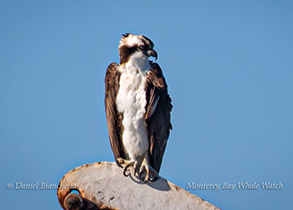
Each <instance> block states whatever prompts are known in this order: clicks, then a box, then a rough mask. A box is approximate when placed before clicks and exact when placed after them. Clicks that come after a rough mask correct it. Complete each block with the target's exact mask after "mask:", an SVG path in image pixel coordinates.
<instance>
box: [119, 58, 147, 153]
mask: <svg viewBox="0 0 293 210" xmlns="http://www.w3.org/2000/svg"><path fill="white" fill-rule="evenodd" d="M138 58H139V57H135V56H133V58H132V59H130V60H129V61H128V62H127V63H126V64H124V65H121V66H120V67H119V68H120V69H119V70H120V72H121V76H120V88H119V91H118V94H117V98H116V103H117V109H118V111H119V112H121V113H123V121H122V125H123V128H124V129H123V134H122V140H123V145H124V149H125V151H126V153H127V154H126V155H127V156H128V158H129V159H136V157H138V156H142V155H143V154H144V153H145V152H146V151H147V150H148V147H149V143H148V137H147V130H146V125H145V120H144V114H145V106H146V93H145V83H146V73H147V71H149V69H150V64H149V61H148V60H147V59H146V60H143V59H141V58H139V59H138Z"/></svg>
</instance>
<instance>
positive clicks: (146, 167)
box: [139, 155, 159, 182]
mask: <svg viewBox="0 0 293 210" xmlns="http://www.w3.org/2000/svg"><path fill="white" fill-rule="evenodd" d="M158 176H159V174H158V172H157V171H156V170H155V169H153V167H151V165H150V164H149V158H148V155H146V156H145V157H144V159H143V161H142V164H141V167H140V171H139V178H140V180H141V181H143V182H147V181H150V182H152V181H155V180H156V179H157V178H158Z"/></svg>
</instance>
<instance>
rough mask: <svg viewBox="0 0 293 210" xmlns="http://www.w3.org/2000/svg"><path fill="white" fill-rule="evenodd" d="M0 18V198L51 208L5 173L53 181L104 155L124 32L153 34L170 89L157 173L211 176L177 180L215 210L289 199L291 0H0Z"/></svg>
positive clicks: (18, 205)
mask: <svg viewBox="0 0 293 210" xmlns="http://www.w3.org/2000/svg"><path fill="white" fill-rule="evenodd" d="M0 25H1V33H0V46H1V48H0V65H1V67H0V96H1V103H0V116H1V117H0V139H1V147H0V158H1V173H0V184H1V188H0V192H1V195H2V198H3V196H4V199H2V200H3V201H2V204H1V206H2V208H3V209H6V210H16V209H23V208H24V207H25V208H27V209H32V210H34V209H44V210H46V209H48V210H49V209H58V208H59V204H58V202H57V199H56V191H55V190H49V189H47V190H41V189H40V188H38V189H36V190H16V189H15V184H16V182H21V183H36V182H38V183H39V184H40V183H41V182H45V183H48V184H57V183H58V182H59V180H60V179H61V178H62V176H63V175H64V174H65V173H66V172H68V171H69V170H71V169H73V168H74V167H77V166H79V165H82V164H85V163H91V162H98V161H113V160H114V159H113V155H112V152H111V149H110V145H109V141H108V136H107V128H106V120H105V113H104V101H103V100H104V76H105V71H106V67H107V65H108V64H109V63H110V62H112V61H116V62H118V61H119V57H118V50H117V48H118V43H119V39H120V37H121V34H122V33H126V32H131V33H137V34H144V35H146V36H148V37H149V38H151V39H152V40H153V42H154V43H155V49H156V50H157V52H158V54H159V57H158V63H159V64H160V65H161V67H162V69H163V71H164V75H165V77H166V80H167V82H168V85H169V92H170V95H171V97H172V99H173V105H174V109H173V112H172V123H173V128H174V129H173V131H172V133H171V136H170V139H169V142H168V146H167V150H166V153H165V157H164V160H163V165H162V169H161V175H162V176H163V177H165V178H167V179H168V180H170V181H171V182H173V183H175V184H177V185H179V186H181V187H182V188H184V189H186V186H187V183H188V182H195V183H198V184H203V183H206V184H221V189H220V190H219V191H217V192H216V191H213V190H199V189H197V190H189V191H190V192H192V193H193V194H196V195H198V196H200V197H202V198H203V199H205V200H207V201H209V202H211V203H213V204H215V205H216V206H218V207H220V208H222V209H228V210H229V209H243V210H244V209H289V207H291V206H292V204H293V201H292V196H293V181H292V177H293V169H292V159H293V153H292V146H293V143H292V139H293V111H292V107H293V85H292V79H293V73H292V69H293V68H292V67H293V2H292V1H285V0H281V1H276V0H274V1H272V0H267V1H228V0H223V1H215V0H213V1H212V0H207V1H184V2H182V1H181V2H180V1H160V2H158V1H145V2H138V1H134V0H133V1H123V2H122V1H116V2H115V1H104V0H103V1H102V0H101V1H97V0H87V1H80V0H79V1H77V0H58V1H57V0H50V1H33V0H2V1H1V2H0ZM224 182H228V183H231V184H237V183H238V182H249V183H254V182H256V183H261V182H271V183H280V182H281V183H282V184H283V189H282V190H263V189H258V190H240V189H236V190H234V191H228V190H224V189H222V185H223V183H224ZM8 183H12V184H13V185H14V188H13V189H10V190H8V189H7V187H6V186H7V184H8Z"/></svg>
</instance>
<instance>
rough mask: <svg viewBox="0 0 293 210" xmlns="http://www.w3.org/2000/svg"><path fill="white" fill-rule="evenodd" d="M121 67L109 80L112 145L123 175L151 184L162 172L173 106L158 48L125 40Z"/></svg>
mask: <svg viewBox="0 0 293 210" xmlns="http://www.w3.org/2000/svg"><path fill="white" fill-rule="evenodd" d="M118 51H119V57H120V64H117V63H115V62H112V63H111V64H110V65H109V66H108V67H107V70H106V76H105V112H106V119H107V127H108V135H109V140H110V145H111V148H112V151H113V154H114V157H115V161H116V163H117V165H118V166H120V167H122V168H123V169H124V170H123V174H124V175H125V176H129V174H127V171H129V170H128V169H129V168H130V167H133V169H134V170H133V171H134V172H133V173H134V176H135V177H137V178H138V179H139V180H140V181H143V182H152V181H155V180H157V178H158V177H159V171H160V168H161V163H162V159H163V155H164V152H165V149H166V145H167V140H168V138H169V135H170V130H172V124H171V110H172V107H173V106H172V103H171V98H170V95H169V93H168V87H167V83H166V80H165V77H164V75H163V72H162V70H161V68H160V66H159V64H158V63H156V62H154V61H152V60H150V59H149V58H150V57H153V58H154V59H155V61H156V60H157V58H158V54H157V52H156V51H155V50H154V43H153V42H152V41H151V40H150V39H149V38H147V37H146V36H144V35H135V34H132V33H126V34H122V37H121V40H120V42H119V47H118Z"/></svg>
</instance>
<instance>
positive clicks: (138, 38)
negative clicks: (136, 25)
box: [119, 33, 158, 64]
mask: <svg viewBox="0 0 293 210" xmlns="http://www.w3.org/2000/svg"><path fill="white" fill-rule="evenodd" d="M153 48H154V43H153V42H152V41H151V40H150V39H149V38H147V37H145V36H143V35H134V34H131V33H126V34H123V35H122V38H121V40H120V44H119V56H120V64H123V63H126V62H127V61H128V60H129V59H130V57H131V56H133V55H134V54H135V55H138V56H142V57H146V58H149V57H154V58H155V59H157V58H158V54H157V52H156V51H155V50H154V49H153Z"/></svg>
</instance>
